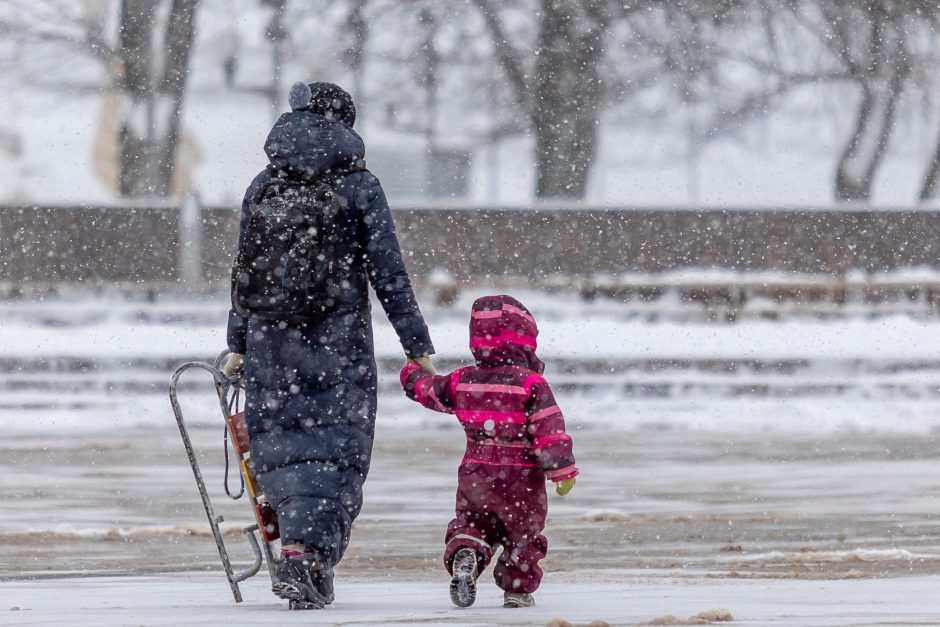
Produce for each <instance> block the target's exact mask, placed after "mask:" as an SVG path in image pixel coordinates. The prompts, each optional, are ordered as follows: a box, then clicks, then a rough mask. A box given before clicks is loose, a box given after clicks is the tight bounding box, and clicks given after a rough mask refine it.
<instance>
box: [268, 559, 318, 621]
mask: <svg viewBox="0 0 940 627" xmlns="http://www.w3.org/2000/svg"><path fill="white" fill-rule="evenodd" d="M321 570H323V564H321V563H319V562H318V561H317V554H316V553H301V554H299V555H285V556H282V557H281V562H280V563H279V564H278V565H277V579H278V581H277V583H275V584H273V585H272V586H271V592H273V593H274V594H276V595H277V596H279V597H281V598H282V599H287V600H289V601H290V608H291V609H292V610H322V609H323V607H324V606H326V605H327V604H328V603H330V602H332V601H333V599H332V569H329V570H330V574H331V577H330V596H329V597H327V596H325V595H323V594H322V593H321V592H320V589H319V588H318V586H317V585H316V584H314V580H313V574H314V572H319V571H321Z"/></svg>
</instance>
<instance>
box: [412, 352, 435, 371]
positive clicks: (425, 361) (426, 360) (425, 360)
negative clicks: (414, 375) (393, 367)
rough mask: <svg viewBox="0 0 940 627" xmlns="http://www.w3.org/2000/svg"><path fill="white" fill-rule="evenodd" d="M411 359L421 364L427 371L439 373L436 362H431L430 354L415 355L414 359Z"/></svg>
mask: <svg viewBox="0 0 940 627" xmlns="http://www.w3.org/2000/svg"><path fill="white" fill-rule="evenodd" d="M409 361H413V362H414V363H416V364H418V365H419V366H421V369H422V370H424V371H425V372H427V373H428V374H437V370H436V369H435V368H434V364H433V363H431V357H430V356H428V357H414V358H412V359H409Z"/></svg>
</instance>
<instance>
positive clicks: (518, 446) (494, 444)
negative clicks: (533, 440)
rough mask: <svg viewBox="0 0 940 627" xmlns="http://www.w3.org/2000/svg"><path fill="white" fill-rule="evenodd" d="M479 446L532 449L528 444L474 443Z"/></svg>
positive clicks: (490, 441)
mask: <svg viewBox="0 0 940 627" xmlns="http://www.w3.org/2000/svg"><path fill="white" fill-rule="evenodd" d="M474 444H477V445H479V446H498V447H500V448H502V447H507V448H532V446H531V445H530V444H529V443H528V442H499V441H497V440H483V441H482V442H474Z"/></svg>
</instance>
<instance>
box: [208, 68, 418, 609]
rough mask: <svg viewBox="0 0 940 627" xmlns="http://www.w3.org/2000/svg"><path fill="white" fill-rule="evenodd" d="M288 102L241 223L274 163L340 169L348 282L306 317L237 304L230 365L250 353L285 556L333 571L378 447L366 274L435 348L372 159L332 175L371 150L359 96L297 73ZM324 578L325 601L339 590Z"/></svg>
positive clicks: (260, 451)
mask: <svg viewBox="0 0 940 627" xmlns="http://www.w3.org/2000/svg"><path fill="white" fill-rule="evenodd" d="M291 107H292V109H293V110H292V111H291V112H290V113H285V114H283V115H282V116H281V117H280V119H279V120H278V121H277V122H276V123H275V125H274V128H273V129H272V130H271V132H270V134H269V135H268V138H267V141H266V142H265V145H264V148H265V152H266V153H267V155H268V158H269V161H270V164H269V165H268V167H267V168H266V169H265V170H264V171H263V172H261V173H260V174H259V175H258V176H257V177H255V179H254V181H252V183H251V185H250V186H249V187H248V190H247V192H246V193H245V200H244V202H243V205H242V220H241V226H242V230H244V227H245V223H246V216H247V215H248V207H249V204H250V203H251V201H252V199H254V198H256V197H257V195H258V193H259V192H260V191H262V190H263V189H264V188H265V187H266V186H267V185H268V184H269V183H270V182H271V181H272V179H273V178H274V177H275V176H277V175H278V173H281V176H285V175H286V176H288V177H289V178H292V179H298V180H314V179H319V178H322V177H324V176H330V177H332V180H333V183H334V189H335V190H336V192H337V195H338V196H339V198H340V204H341V206H342V210H341V212H340V216H339V218H338V219H339V224H338V231H339V241H338V243H337V245H336V248H335V255H336V258H343V259H346V260H349V261H350V262H349V263H347V264H342V263H340V264H337V266H336V267H338V268H343V269H344V270H343V271H344V272H346V276H343V277H340V281H339V283H340V284H341V285H342V286H343V292H342V294H341V295H340V296H339V297H338V298H337V299H336V302H335V303H333V304H332V306H331V307H330V308H329V309H328V311H327V312H326V313H325V314H324V315H323V316H322V317H318V318H316V319H310V320H308V321H306V322H303V323H299V324H297V323H294V324H287V323H283V322H281V323H271V322H268V321H265V320H262V319H260V318H254V317H248V318H245V317H242V316H240V315H239V314H238V313H236V312H235V310H234V309H233V310H232V311H231V313H230V315H229V324H228V347H229V350H230V351H232V353H233V354H234V355H233V357H232V358H231V359H230V361H229V362H228V364H227V365H226V369H227V370H228V371H229V372H232V371H234V370H235V369H237V368H238V367H239V365H240V362H239V359H240V356H242V355H244V381H245V384H244V385H245V390H246V396H247V407H246V412H247V415H246V419H247V425H248V431H249V434H250V436H251V463H252V467H253V469H254V471H255V473H256V474H257V478H258V481H259V483H260V485H261V489H262V490H263V491H264V493H265V495H266V496H267V497H268V499H269V500H270V502H271V504H272V505H273V506H274V507H275V509H276V511H277V517H278V524H279V526H280V533H281V541H282V546H284V547H285V548H286V549H288V550H286V551H285V555H288V556H289V555H293V554H296V553H297V552H298V551H300V550H302V551H304V552H305V553H306V554H307V555H308V556H312V557H311V558H310V559H309V560H308V562H310V563H311V564H312V566H313V569H314V570H315V571H316V570H319V571H320V572H325V571H327V570H328V571H330V573H331V571H332V566H334V565H335V564H337V563H338V562H339V561H340V560H341V559H342V557H343V553H344V551H345V550H346V546H347V544H348V542H349V534H350V528H351V526H352V522H353V520H355V518H356V516H357V515H358V514H359V511H360V509H361V507H362V486H363V482H364V481H365V479H366V476H367V474H368V472H369V463H370V458H371V455H372V440H373V433H374V427H375V413H376V365H375V355H374V348H373V341H372V321H371V308H370V301H369V290H368V285H369V284H371V285H372V288H373V289H374V290H375V293H376V295H377V297H378V300H379V302H380V303H381V305H382V307H383V309H384V310H385V314H386V315H387V316H388V319H389V320H390V321H391V323H392V326H393V327H394V328H395V331H396V332H397V333H398V337H399V340H400V341H401V345H402V348H403V349H404V352H405V354H406V356H408V357H409V358H412V359H416V360H418V361H419V362H421V363H424V364H429V360H427V359H425V358H427V357H428V356H429V355H431V354H432V353H433V352H434V347H433V346H432V344H431V339H430V337H429V334H428V329H427V326H426V325H425V322H424V319H423V318H422V316H421V312H420V311H419V309H418V304H417V302H416V300H415V296H414V292H413V291H412V288H411V283H410V281H409V279H408V273H407V272H406V270H405V265H404V263H403V262H402V256H401V251H400V249H399V245H398V240H397V238H396V236H395V225H394V223H393V222H392V216H391V212H390V211H389V206H388V202H387V201H386V199H385V193H384V192H383V191H382V186H381V185H380V184H379V181H378V179H377V178H376V177H375V176H374V175H373V174H372V173H371V172H369V171H368V170H365V169H361V170H359V171H353V172H351V173H348V172H347V173H343V174H339V175H336V174H330V173H331V171H332V172H334V173H335V172H342V171H344V170H348V169H349V168H348V166H350V164H353V163H356V162H358V163H359V164H361V163H362V160H363V159H364V156H365V148H364V145H363V142H362V139H361V138H360V137H359V135H358V134H357V133H356V132H355V131H354V130H353V129H352V126H353V124H354V122H355V107H354V105H353V103H352V99H351V98H350V97H349V95H348V94H347V93H346V92H345V91H343V90H342V89H340V88H339V87H337V86H335V85H332V84H330V83H313V84H311V85H309V86H307V85H304V84H302V83H298V84H297V85H295V86H294V89H293V90H292V91H291ZM347 269H348V270H347ZM305 563H307V562H305ZM330 578H331V574H330ZM314 582H315V583H316V577H314ZM327 583H329V586H328V590H326V591H324V590H320V592H323V593H324V594H323V596H325V597H328V598H326V599H324V598H322V596H321V598H320V599H319V601H320V604H321V605H322V603H328V602H329V601H331V600H332V582H331V581H330V582H327ZM324 586H326V584H324ZM324 586H321V588H323V587H324ZM275 592H277V590H275ZM281 596H285V595H284V594H281ZM307 596H308V597H309V596H310V595H307ZM285 598H292V599H293V597H291V596H289V595H288V596H286V597H285ZM307 600H308V601H309V600H310V599H307ZM301 601H302V600H301ZM292 603H293V600H292Z"/></svg>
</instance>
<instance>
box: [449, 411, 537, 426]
mask: <svg viewBox="0 0 940 627" xmlns="http://www.w3.org/2000/svg"><path fill="white" fill-rule="evenodd" d="M457 418H459V419H460V420H461V422H486V421H487V420H492V421H493V422H515V423H524V422H525V420H526V418H525V412H521V411H482V410H481V411H474V410H469V409H458V410H457Z"/></svg>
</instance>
